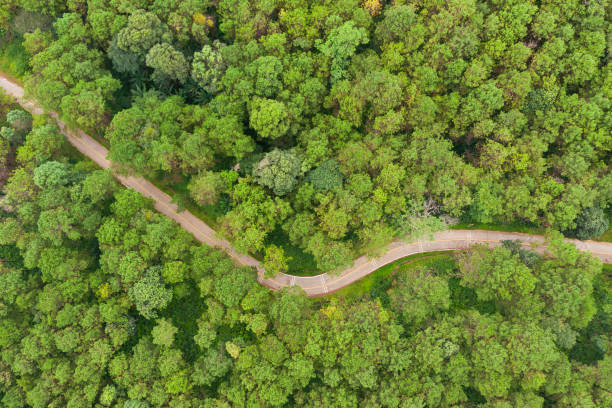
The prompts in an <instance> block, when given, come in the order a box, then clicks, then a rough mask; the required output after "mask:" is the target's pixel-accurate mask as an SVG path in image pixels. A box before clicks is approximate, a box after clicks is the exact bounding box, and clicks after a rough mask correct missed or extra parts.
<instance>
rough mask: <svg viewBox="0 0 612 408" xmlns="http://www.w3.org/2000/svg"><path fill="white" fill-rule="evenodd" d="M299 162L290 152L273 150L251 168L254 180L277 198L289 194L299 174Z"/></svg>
mask: <svg viewBox="0 0 612 408" xmlns="http://www.w3.org/2000/svg"><path fill="white" fill-rule="evenodd" d="M300 170H301V160H300V159H299V158H298V157H297V156H296V155H295V153H293V152H290V151H284V150H279V149H275V150H273V151H271V152H270V153H267V154H266V155H265V156H264V158H263V159H262V160H261V161H260V162H259V163H257V164H256V165H255V167H254V168H253V176H254V177H255V180H256V181H257V182H258V183H259V184H261V185H262V186H265V187H268V188H270V189H272V191H274V194H276V195H278V196H284V195H286V194H287V193H290V192H291V191H292V190H293V188H294V187H295V185H296V184H297V178H298V176H299V175H300V174H301V171H300Z"/></svg>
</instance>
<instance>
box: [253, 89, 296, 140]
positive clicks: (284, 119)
mask: <svg viewBox="0 0 612 408" xmlns="http://www.w3.org/2000/svg"><path fill="white" fill-rule="evenodd" d="M249 119H250V122H249V123H250V124H251V127H252V128H253V130H255V131H256V132H257V134H258V135H259V136H260V137H262V138H270V139H278V138H279V137H281V136H284V135H285V134H286V133H287V131H288V130H289V112H288V111H287V107H286V106H285V104H283V103H282V102H278V101H275V100H273V99H264V98H256V99H254V100H253V102H252V106H251V110H250V115H249Z"/></svg>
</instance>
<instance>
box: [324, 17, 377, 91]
mask: <svg viewBox="0 0 612 408" xmlns="http://www.w3.org/2000/svg"><path fill="white" fill-rule="evenodd" d="M368 41H369V39H368V34H367V31H366V30H365V29H364V28H363V27H359V28H358V27H355V23H354V22H353V21H347V22H345V23H344V24H342V25H341V26H339V27H337V28H334V29H333V30H332V31H331V32H330V34H329V36H328V38H327V40H326V41H325V42H321V41H320V40H319V41H318V42H317V48H318V49H319V51H321V52H322V53H323V54H324V55H326V56H327V57H329V58H330V59H331V74H330V75H331V82H332V83H334V82H337V81H339V80H341V79H343V78H345V77H346V68H347V66H348V65H349V62H350V58H351V57H352V56H353V55H354V54H355V52H356V51H357V47H358V46H359V45H361V44H367V43H368Z"/></svg>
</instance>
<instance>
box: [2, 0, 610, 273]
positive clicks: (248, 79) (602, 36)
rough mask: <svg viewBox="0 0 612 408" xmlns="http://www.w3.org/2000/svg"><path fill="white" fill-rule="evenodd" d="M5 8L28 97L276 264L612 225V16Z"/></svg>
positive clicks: (379, 6) (9, 49)
mask: <svg viewBox="0 0 612 408" xmlns="http://www.w3.org/2000/svg"><path fill="white" fill-rule="evenodd" d="M175 3H176V4H175ZM3 5H4V6H3V15H2V17H1V18H2V19H3V21H4V23H5V25H4V27H6V28H5V29H4V31H3V32H2V33H1V35H2V47H1V49H2V53H1V54H2V55H3V57H2V60H1V61H4V66H5V68H6V69H7V70H8V71H10V72H11V73H12V74H14V75H17V76H20V77H21V76H23V74H24V72H25V71H26V67H27V69H28V70H29V73H28V74H27V75H26V76H25V77H24V78H25V83H26V89H27V91H28V92H29V93H30V94H31V95H32V96H34V97H36V98H37V100H39V101H40V103H42V105H43V106H44V107H46V108H48V109H52V110H54V111H58V112H60V113H61V114H62V115H63V117H64V118H65V120H66V121H68V122H69V123H70V124H71V125H72V126H78V127H81V128H83V129H85V130H87V131H89V132H91V133H93V134H94V135H95V136H96V137H98V138H99V139H100V140H103V141H104V143H105V144H107V145H108V146H109V147H110V158H111V159H113V161H115V162H117V163H118V164H119V165H120V167H121V168H122V170H123V171H125V172H128V173H134V174H139V175H144V176H146V177H148V178H150V179H153V180H156V183H157V184H158V185H160V186H162V187H163V188H164V189H165V190H166V191H169V192H174V193H176V194H175V195H174V196H175V199H176V200H177V203H178V204H179V205H180V206H182V207H185V208H189V209H190V210H193V211H194V213H196V214H198V215H199V216H201V217H202V218H203V219H204V220H206V221H207V222H208V223H210V224H211V225H214V226H215V227H217V229H218V230H219V231H220V232H221V233H222V234H223V235H224V236H225V237H227V238H228V239H229V240H230V241H232V242H233V243H234V244H235V245H236V246H237V247H238V248H239V249H240V250H241V251H243V252H250V253H252V254H254V255H255V256H256V257H259V258H261V259H263V258H265V257H266V253H268V252H269V254H268V257H271V256H274V257H275V258H277V259H278V258H281V257H286V258H287V259H286V260H285V261H284V262H281V264H287V261H288V260H289V258H292V262H289V264H291V265H292V266H293V267H296V268H298V270H297V271H298V272H300V273H308V270H310V269H312V267H311V263H312V262H313V260H314V263H315V264H316V270H318V271H328V270H333V269H338V268H341V267H343V266H346V265H347V264H348V263H350V261H351V260H352V259H354V258H355V257H356V256H357V255H360V254H363V253H367V254H373V253H376V252H377V251H378V250H380V248H382V247H383V246H384V245H385V244H387V243H388V242H390V241H391V240H392V239H394V238H398V237H399V238H403V237H406V236H418V235H421V234H423V233H427V231H429V229H431V228H445V227H446V226H445V224H444V222H443V221H447V220H449V219H457V220H458V221H459V222H460V223H461V224H467V225H472V224H473V225H487V226H490V225H494V226H503V227H498V228H510V229H515V226H525V227H524V228H523V227H520V228H518V229H520V230H524V231H538V230H545V229H547V228H553V229H555V230H559V231H562V232H564V233H565V234H566V235H568V236H576V237H579V238H581V239H586V238H596V237H598V236H601V235H602V234H603V233H605V231H607V230H608V229H609V227H606V225H609V221H608V220H607V218H606V217H605V211H607V209H608V208H609V206H610V203H611V202H612V196H611V195H610V194H611V193H610V192H611V191H612V176H611V172H610V163H611V156H610V146H611V145H612V141H611V140H612V139H611V137H612V136H610V135H612V129H610V123H609V120H607V117H608V116H609V105H610V100H609V98H610V86H611V84H610V78H611V76H610V72H609V71H610V69H609V66H608V58H607V56H606V55H607V51H606V49H607V48H606V38H607V34H606V33H607V30H608V24H607V22H606V16H607V14H606V10H607V9H606V5H605V4H604V3H601V2H586V3H585V2H566V3H564V5H563V6H559V5H558V4H556V3H555V2H548V1H544V2H540V3H537V4H535V3H533V2H531V1H522V0H521V1H518V2H515V1H512V2H509V1H502V2H489V1H476V0H463V1H460V2H455V3H452V2H451V3H448V2H438V1H432V0H418V1H409V2H403V1H389V2H380V1H377V0H375V1H362V2H359V1H358V0H350V1H343V2H327V1H315V2H312V4H311V3H308V2H305V3H301V2H298V3H291V2H286V1H281V0H275V1H270V2H264V3H261V2H257V1H247V0H241V1H238V0H221V1H219V2H214V3H207V2H203V1H199V0H198V1H192V2H172V1H170V2H160V1H144V2H139V3H137V4H136V3H132V2H114V1H111V2H107V1H96V2H87V6H85V3H84V2H78V1H77V2H73V1H68V2H64V1H61V0H58V1H54V2H50V3H49V2H36V1H25V0H4V2H3ZM279 231H283V232H284V233H279ZM604 239H605V238H604ZM279 249H280V251H281V252H279ZM300 265H304V266H300Z"/></svg>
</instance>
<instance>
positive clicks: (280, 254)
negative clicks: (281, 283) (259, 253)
mask: <svg viewBox="0 0 612 408" xmlns="http://www.w3.org/2000/svg"><path fill="white" fill-rule="evenodd" d="M290 260H291V258H290V257H287V256H286V255H285V251H283V249H282V248H280V247H277V246H276V245H270V246H268V247H266V254H265V256H264V262H263V267H264V268H265V269H266V274H267V275H268V276H269V277H274V276H276V275H277V274H278V273H280V272H287V270H288V269H289V266H288V265H287V262H288V261H290Z"/></svg>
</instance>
